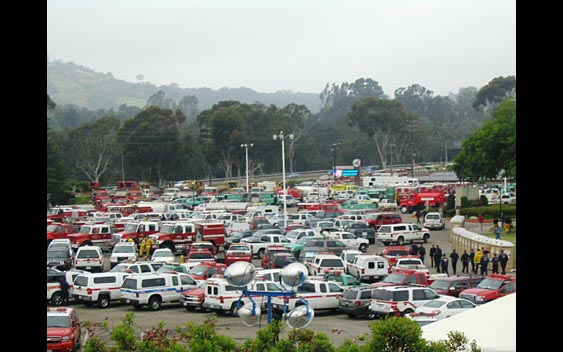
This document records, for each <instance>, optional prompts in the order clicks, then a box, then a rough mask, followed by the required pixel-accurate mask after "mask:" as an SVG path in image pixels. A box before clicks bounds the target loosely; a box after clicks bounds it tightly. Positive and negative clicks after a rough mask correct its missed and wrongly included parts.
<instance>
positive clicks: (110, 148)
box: [66, 116, 120, 182]
mask: <svg viewBox="0 0 563 352" xmlns="http://www.w3.org/2000/svg"><path fill="white" fill-rule="evenodd" d="M119 126H120V122H119V120H118V119H116V118H115V117H109V116H107V117H102V118H100V119H97V120H95V121H94V122H91V123H86V124H83V125H81V126H80V127H77V128H75V129H73V130H71V131H70V132H69V134H68V137H69V138H68V140H67V143H66V147H67V149H66V150H67V153H68V154H70V155H71V159H72V160H74V161H75V166H76V168H77V169H78V170H80V171H81V172H82V173H83V174H84V176H86V178H87V179H88V180H89V181H96V182H99V181H100V178H101V177H102V176H103V175H104V174H105V173H106V172H107V171H108V169H109V167H110V166H111V165H112V162H113V160H114V158H115V156H116V155H117V153H119V149H118V145H117V131H118V129H119Z"/></svg>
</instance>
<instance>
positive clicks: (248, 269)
mask: <svg viewBox="0 0 563 352" xmlns="http://www.w3.org/2000/svg"><path fill="white" fill-rule="evenodd" d="M223 276H224V277H225V279H226V280H227V282H228V283H229V284H231V285H233V286H237V287H243V286H246V285H248V284H249V283H250V282H251V281H252V280H254V278H255V277H256V268H254V265H252V263H248V262H234V263H233V264H231V265H229V267H228V268H227V269H226V270H225V274H224V275H223Z"/></svg>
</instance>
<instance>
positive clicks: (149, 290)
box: [121, 272, 199, 310]
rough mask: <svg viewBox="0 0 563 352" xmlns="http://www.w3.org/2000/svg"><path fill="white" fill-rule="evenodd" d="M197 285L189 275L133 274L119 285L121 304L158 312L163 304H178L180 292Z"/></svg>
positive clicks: (168, 273) (175, 273) (180, 297)
mask: <svg viewBox="0 0 563 352" xmlns="http://www.w3.org/2000/svg"><path fill="white" fill-rule="evenodd" d="M198 284H199V283H198V282H197V281H196V280H194V279H193V278H192V277H191V276H190V275H188V274H184V273H178V272H174V273H171V272H167V273H156V274H134V275H130V276H128V277H127V278H125V281H123V285H121V302H122V303H126V304H131V305H133V307H135V308H141V307H143V306H145V305H148V307H149V308H150V309H151V310H159V309H160V307H161V305H162V303H165V302H173V303H178V304H180V303H181V301H180V300H181V299H182V292H183V291H187V290H191V289H192V288H196V287H197V286H198Z"/></svg>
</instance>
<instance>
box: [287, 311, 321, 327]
mask: <svg viewBox="0 0 563 352" xmlns="http://www.w3.org/2000/svg"><path fill="white" fill-rule="evenodd" d="M314 317H315V311H314V309H313V308H311V307H309V316H307V307H306V306H297V307H295V309H293V310H292V311H291V312H289V313H287V315H286V322H287V326H289V327H290V328H293V329H300V328H304V327H306V326H307V325H309V324H310V323H311V321H313V318H314Z"/></svg>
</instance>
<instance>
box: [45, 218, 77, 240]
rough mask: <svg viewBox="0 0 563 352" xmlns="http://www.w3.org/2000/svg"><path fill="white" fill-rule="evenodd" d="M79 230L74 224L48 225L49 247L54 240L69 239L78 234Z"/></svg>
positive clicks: (54, 223)
mask: <svg viewBox="0 0 563 352" xmlns="http://www.w3.org/2000/svg"><path fill="white" fill-rule="evenodd" d="M78 230H79V229H78V228H77V227H76V226H75V225H72V224H65V223H61V222H53V223H51V224H48V225H47V245H49V243H50V242H51V241H52V240H54V239H61V238H68V237H67V236H68V235H70V234H71V233H76V232H78Z"/></svg>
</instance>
